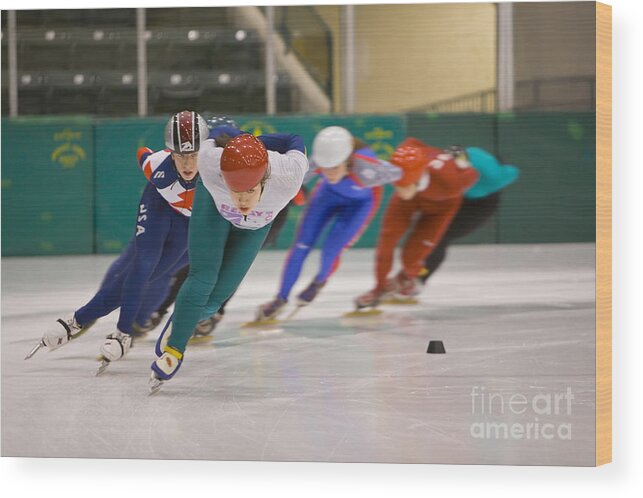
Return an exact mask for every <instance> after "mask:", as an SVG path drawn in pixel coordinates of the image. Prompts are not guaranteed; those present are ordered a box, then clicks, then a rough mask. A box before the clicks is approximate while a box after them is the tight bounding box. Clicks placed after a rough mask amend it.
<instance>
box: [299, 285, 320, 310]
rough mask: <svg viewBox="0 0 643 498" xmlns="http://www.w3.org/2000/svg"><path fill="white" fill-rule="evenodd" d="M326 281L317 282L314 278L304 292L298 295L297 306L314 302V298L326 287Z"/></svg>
mask: <svg viewBox="0 0 643 498" xmlns="http://www.w3.org/2000/svg"><path fill="white" fill-rule="evenodd" d="M325 284H326V282H317V281H316V280H313V281H312V282H311V283H310V285H309V286H308V287H306V288H305V289H304V290H303V291H302V292H300V293H299V295H298V296H297V306H307V305H309V304H310V303H312V302H313V300H314V299H315V298H316V297H317V294H319V291H321V290H322V289H323V288H324V285H325Z"/></svg>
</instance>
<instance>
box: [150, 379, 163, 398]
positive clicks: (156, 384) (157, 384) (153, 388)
mask: <svg viewBox="0 0 643 498" xmlns="http://www.w3.org/2000/svg"><path fill="white" fill-rule="evenodd" d="M163 382H164V381H162V380H161V379H158V378H157V377H155V376H154V375H152V377H150V382H149V384H148V387H149V388H150V392H149V394H148V396H153V395H154V394H156V393H157V392H159V391H160V390H161V387H162V386H163Z"/></svg>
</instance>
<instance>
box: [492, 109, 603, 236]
mask: <svg viewBox="0 0 643 498" xmlns="http://www.w3.org/2000/svg"><path fill="white" fill-rule="evenodd" d="M595 123H596V115H595V113H589V112H588V113H524V114H518V115H506V116H502V115H501V116H500V117H499V120H498V151H497V152H498V154H499V155H500V157H502V158H503V159H504V161H505V162H509V163H512V164H515V165H516V166H518V167H520V171H521V176H520V179H519V180H518V181H517V182H516V183H515V184H514V185H512V186H511V187H509V188H508V189H507V191H506V193H505V195H504V196H503V199H502V204H501V206H500V216H499V232H500V240H499V241H500V242H503V243H509V242H510V243H517V242H518V243H538V242H594V241H595V240H596V228H595V227H596V125H595Z"/></svg>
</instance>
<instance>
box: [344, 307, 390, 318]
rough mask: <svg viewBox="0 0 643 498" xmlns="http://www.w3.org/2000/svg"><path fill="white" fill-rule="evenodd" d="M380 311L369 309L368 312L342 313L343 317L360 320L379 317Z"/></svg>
mask: <svg viewBox="0 0 643 498" xmlns="http://www.w3.org/2000/svg"><path fill="white" fill-rule="evenodd" d="M381 314H382V310H378V309H377V308H371V309H368V310H355V311H349V312H348V313H344V315H343V316H344V317H346V318H355V317H357V318H362V317H366V316H377V315H381Z"/></svg>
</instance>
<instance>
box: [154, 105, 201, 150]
mask: <svg viewBox="0 0 643 498" xmlns="http://www.w3.org/2000/svg"><path fill="white" fill-rule="evenodd" d="M208 133H209V129H208V125H207V123H206V122H205V119H203V118H202V117H201V116H200V115H199V114H197V113H196V112H194V111H181V112H177V113H176V114H175V115H174V116H172V117H171V118H170V120H169V121H168V122H167V125H165V147H166V148H168V149H170V150H171V151H172V152H176V153H177V154H191V153H193V152H198V150H199V149H200V148H201V144H202V143H203V142H204V141H205V140H207V138H208Z"/></svg>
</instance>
